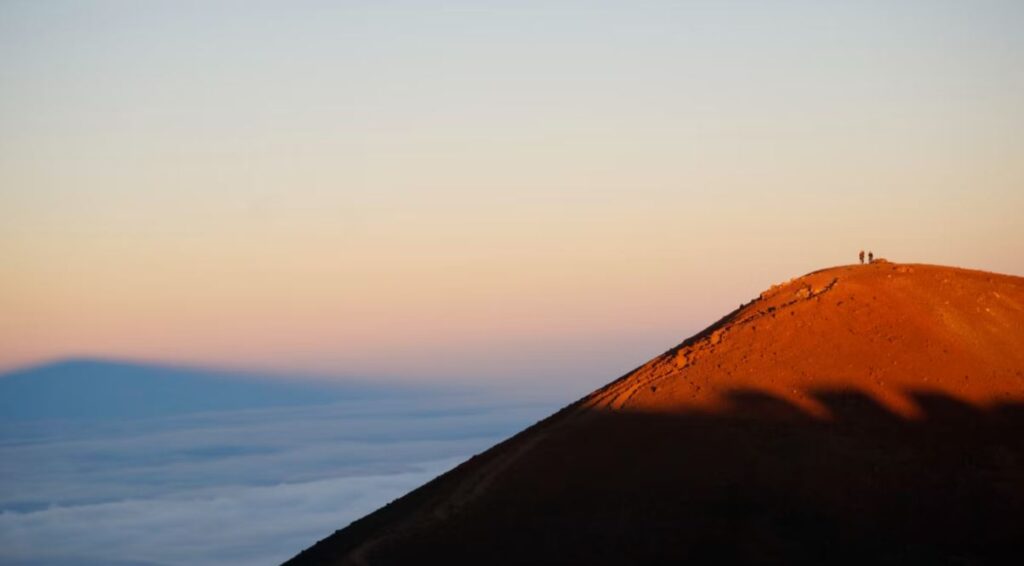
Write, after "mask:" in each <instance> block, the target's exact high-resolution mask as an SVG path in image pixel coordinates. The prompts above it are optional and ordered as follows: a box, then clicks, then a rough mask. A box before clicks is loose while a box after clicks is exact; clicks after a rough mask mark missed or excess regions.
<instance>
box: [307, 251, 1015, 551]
mask: <svg viewBox="0 0 1024 566" xmlns="http://www.w3.org/2000/svg"><path fill="white" fill-rule="evenodd" d="M1021 525H1024V279H1022V278H1019V277H1012V276H1006V275H997V274H992V273H983V272H977V271H968V270H963V269H955V268H946V267H937V266H926V265H896V264H891V263H887V262H879V263H875V264H871V265H867V266H850V267H838V268H833V269H827V270H823V271H819V272H815V273H811V274H809V275H806V276H804V277H800V278H797V279H794V280H792V281H790V282H788V283H785V284H783V285H778V286H774V287H772V288H771V289H769V290H768V291H766V292H764V293H762V294H761V296H760V297H759V298H757V299H755V300H753V301H751V302H750V303H748V304H746V305H744V306H742V307H740V308H739V309H737V310H736V311H735V312H733V313H731V314H729V315H728V316H726V317H725V318H723V319H722V320H720V321H719V322H717V323H715V324H714V325H712V326H711V327H709V328H708V329H706V330H705V331H703V332H701V333H699V334H698V335H696V336H694V337H692V338H690V339H688V340H687V341H685V342H683V343H682V344H681V345H679V346H677V347H676V348H673V349H671V350H669V351H668V352H666V353H664V354H662V355H661V356H658V357H656V358H654V359H653V360H651V361H649V362H647V363H646V364H644V365H643V366H641V367H639V368H637V369H636V370H634V371H632V372H630V373H629V374H627V375H625V376H623V377H622V378H620V379H618V380H616V381H614V382H613V383H611V384H609V385H608V386H606V387H604V388H602V389H599V390H597V391H595V392H594V393H591V394H590V395H588V396H587V397H585V398H583V399H581V400H580V401H578V402H576V403H574V404H573V405H570V406H569V407H566V408H565V409H563V410H562V411H560V412H558V413H556V414H555V415H553V416H551V417H549V418H548V419H545V420H544V421H542V422H540V423H538V424H536V425H534V426H533V427H531V428H529V429H527V430H525V431H523V432H522V433H520V434H518V435H516V436H515V437H513V438H511V439H509V440H507V441H505V442H503V443H501V444H499V445H497V446H495V447H493V448H492V449H490V450H488V451H487V452H485V453H483V454H481V455H478V456H476V457H474V458H472V459H470V460H469V461H467V462H465V463H464V464H462V465H461V466H459V467H458V468H456V469H454V470H452V471H451V472H449V473H447V474H445V475H442V476H440V477H438V478H437V479H435V480H433V481H432V482H430V483H428V484H426V485H424V486H423V487H421V488H419V489H417V490H415V491H413V492H411V493H410V494H408V495H406V496H405V497H403V498H401V499H398V500H396V501H395V502H393V503H391V504H390V505H388V506H386V507H384V508H382V509H380V510H378V511H376V512H374V513H372V514H370V515H368V516H366V517H364V518H363V519H360V520H358V521H356V522H354V523H352V524H351V525H349V526H348V527H346V528H345V529H342V530H340V531H338V532H336V533H334V534H333V535H332V536H330V537H328V538H326V539H324V540H323V541H320V542H319V543H317V544H316V545H314V546H313V547H311V548H309V549H307V550H306V551H304V552H303V553H301V554H299V555H298V556H297V557H295V558H294V559H293V560H292V563H294V564H406V563H413V562H416V561H419V560H422V559H423V558H425V557H426V558H430V559H431V560H432V561H433V560H438V561H443V562H446V563H460V564H461V563H492V564H494V563H503V564H522V563H530V564H564V563H591V564H594V563H596V564H625V563H666V562H679V561H684V560H688V561H692V562H696V563H794V562H798V563H811V562H815V563H820V562H829V563H834V562H846V563H855V562H856V563H863V562H865V561H872V562H882V563H906V562H908V561H915V562H927V563H957V564H963V563H968V564H969V563H986V562H991V561H994V560H996V558H997V557H1000V556H1001V555H1003V554H1005V553H1006V552H1013V553H1019V552H1021V551H1022V550H1024V536H1022V534H1024V531H1022V527H1021Z"/></svg>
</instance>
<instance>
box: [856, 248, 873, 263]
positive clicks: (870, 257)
mask: <svg viewBox="0 0 1024 566" xmlns="http://www.w3.org/2000/svg"><path fill="white" fill-rule="evenodd" d="M874 261H875V253H874V252H868V263H873V262H874ZM860 264H861V265H864V250H861V251H860Z"/></svg>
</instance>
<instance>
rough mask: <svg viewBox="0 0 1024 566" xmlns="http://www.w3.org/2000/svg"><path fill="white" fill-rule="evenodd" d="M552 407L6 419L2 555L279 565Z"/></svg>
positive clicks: (442, 403)
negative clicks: (73, 419) (121, 417)
mask: <svg viewBox="0 0 1024 566" xmlns="http://www.w3.org/2000/svg"><path fill="white" fill-rule="evenodd" d="M555 408H556V403H554V402H552V401H551V400H550V399H548V400H524V399H507V398H499V397H497V396H486V395H469V394H462V395H454V394H448V395H436V396H429V397H424V398H415V399H410V398H403V399H371V400H359V401H352V402H348V401H346V402H339V403H332V404H329V405H319V406H305V407H296V408H275V409H260V410H248V411H225V412H217V413H204V414H198V415H187V416H178V417H167V418H153V419H131V420H117V421H92V422H89V421H86V422H71V421H68V422H59V421H46V422H20V423H14V422H5V423H0V563H3V564H33V565H34V564H76V565H88V564H114V565H127V564H147V565H153V564H166V565H171V564H199V565H202V564H247V565H249V564H277V563H280V562H281V561H283V560H286V559H287V558H289V557H291V556H293V555H294V554H296V553H297V552H299V551H300V550H302V549H303V548H305V547H308V546H310V545H311V544H312V543H314V542H316V541H317V540H319V539H321V538H324V537H326V536H327V535H329V534H331V533H332V532H334V531H335V530H336V529H339V528H341V527H344V526H345V525H347V524H348V523H349V522H351V521H352V520H354V519H357V518H359V517H361V516H363V515H365V514H366V513H368V512H370V511H373V510H374V509H376V508H378V507H380V506H381V505H383V504H385V503H387V502H388V501H391V500H392V499H395V498H397V497H399V496H401V495H403V494H404V493H406V492H408V491H409V490H411V489H412V488H415V487H417V486H419V485H421V484H423V483H424V482H426V481H428V480H430V479H431V478H433V477H436V476H437V475H438V474H440V473H442V472H444V471H446V470H448V469H450V468H452V467H453V466H455V465H456V464H458V463H459V462H461V461H463V460H465V459H466V458H467V457H469V456H470V455H472V454H475V453H479V452H481V451H483V450H485V449H486V448H488V447H489V446H491V445H493V444H495V443H496V442H498V441H500V440H502V439H503V438H506V437H508V436H510V435H511V434H513V433H515V432H516V431H518V430H521V429H522V428H525V427H526V426H528V425H530V424H532V423H533V422H535V421H537V420H538V419H540V418H542V417H543V416H545V415H547V414H549V413H551V412H552V411H553V410H554V409H555Z"/></svg>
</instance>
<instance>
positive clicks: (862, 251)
mask: <svg viewBox="0 0 1024 566" xmlns="http://www.w3.org/2000/svg"><path fill="white" fill-rule="evenodd" d="M860 264H861V265H864V250H861V251H860Z"/></svg>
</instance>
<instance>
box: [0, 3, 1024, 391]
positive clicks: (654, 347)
mask: <svg viewBox="0 0 1024 566" xmlns="http://www.w3.org/2000/svg"><path fill="white" fill-rule="evenodd" d="M428 4H432V6H429V7H428ZM1022 30H1024V2H1020V1H1016V0H1011V1H1005V2H989V1H971V2H962V1H957V2H944V1H919V2H910V1H906V2H894V1H884V2H883V1H878V2H867V1H865V2H823V1H806V2H723V1H715V2H710V1H709V2H617V3H611V2H578V3H574V2H552V1H545V2H464V3H461V2H435V3H430V2H387V1H374V2H301V1H299V2H294V1H292V2H251V1H245V2H205V1H204V2H185V1H175V2H135V1H131V2H128V1H124V2H83V1H75V2H53V1H20V2H19V1H3V2H0V370H6V369H11V368H15V367H20V366H24V365H27V364H33V363H40V362H45V361H49V360H53V359H59V358H63V357H67V356H100V357H115V358H129V359H139V360H154V361H164V362H174V363H183V364H199V365H212V366H224V367H236V368H251V369H267V370H281V371H302V372H313V373H322V374H337V375H356V376H391V377H398V378H403V379H411V380H432V379H444V380H456V381H465V382H480V381H484V382H502V383H518V382H519V381H520V380H535V381H537V382H547V383H556V382H557V383H588V384H592V385H597V384H600V383H603V382H607V381H609V380H610V379H612V378H614V377H617V376H618V375H619V374H621V373H624V372H625V371H627V370H629V369H631V368H633V367H635V366H636V365H638V364H640V363H641V362H643V361H644V360H646V359H647V358H649V357H651V356H653V355H655V354H657V353H659V352H661V351H663V350H664V349H666V348H668V347H670V346H672V345H674V344H676V343H678V342H679V341H681V340H682V339H684V338H686V337H687V336H689V335H690V334H692V333H694V332H696V331H698V330H700V329H701V328H703V327H704V326H706V325H708V324H710V323H711V322H713V321H714V320H715V319H717V318H719V317H720V316H722V315H724V314H725V313H727V312H728V311H730V310H732V309H733V308H735V307H736V306H737V305H738V304H739V303H741V302H745V301H747V300H749V299H750V298H752V297H754V296H756V295H757V293H759V292H760V291H761V290H763V289H765V288H767V287H768V286H770V285H771V284H773V283H777V282H780V281H785V280H787V279H789V278H790V277H794V276H798V275H801V274H803V273H806V272H808V271H812V270H815V269H819V268H822V267H827V266H831V265H836V264H843V263H851V262H853V261H855V260H856V253H857V251H858V250H860V249H862V248H863V249H865V250H867V249H871V250H873V251H874V252H875V253H876V254H877V255H879V256H883V257H887V258H889V259H891V260H894V261H907V262H924V263H939V264H950V265H958V266H964V267H970V268H977V269H985V270H991V271H998V272H1004V273H1011V274H1017V275H1021V274H1024V33H1022Z"/></svg>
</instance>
